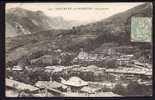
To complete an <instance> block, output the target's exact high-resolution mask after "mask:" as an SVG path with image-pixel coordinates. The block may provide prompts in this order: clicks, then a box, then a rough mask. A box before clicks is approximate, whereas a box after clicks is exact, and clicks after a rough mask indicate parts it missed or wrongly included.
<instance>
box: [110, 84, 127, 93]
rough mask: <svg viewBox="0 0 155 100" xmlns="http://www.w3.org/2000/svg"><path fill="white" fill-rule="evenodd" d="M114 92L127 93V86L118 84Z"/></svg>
mask: <svg viewBox="0 0 155 100" xmlns="http://www.w3.org/2000/svg"><path fill="white" fill-rule="evenodd" d="M113 92H114V93H116V94H119V95H126V88H125V87H124V86H123V85H121V84H116V85H115V87H114V89H113Z"/></svg>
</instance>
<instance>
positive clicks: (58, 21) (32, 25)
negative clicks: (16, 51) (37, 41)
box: [6, 8, 81, 37]
mask: <svg viewBox="0 0 155 100" xmlns="http://www.w3.org/2000/svg"><path fill="white" fill-rule="evenodd" d="M80 24H81V23H79V22H76V21H66V20H64V19H63V18H62V17H53V18H52V17H49V16H47V15H45V14H44V13H43V12H42V11H29V10H26V9H23V8H11V9H8V10H6V37H13V36H18V35H23V34H31V33H36V32H39V31H43V30H50V29H71V28H72V27H73V26H77V25H80Z"/></svg>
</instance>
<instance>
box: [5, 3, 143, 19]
mask: <svg viewBox="0 0 155 100" xmlns="http://www.w3.org/2000/svg"><path fill="white" fill-rule="evenodd" d="M143 3H144V2H137V3H136V2H134V3H7V4H6V9H10V8H15V7H20V8H24V9H28V10H31V11H38V10H40V11H43V12H44V13H45V14H46V15H48V16H51V17H58V16H59V17H60V16H62V17H63V18H64V19H65V20H75V21H80V22H94V21H99V20H102V19H105V18H107V17H109V16H112V15H114V14H116V13H119V12H123V11H126V10H128V9H130V8H133V7H135V6H138V5H140V4H143Z"/></svg>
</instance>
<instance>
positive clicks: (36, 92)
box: [6, 76, 121, 97]
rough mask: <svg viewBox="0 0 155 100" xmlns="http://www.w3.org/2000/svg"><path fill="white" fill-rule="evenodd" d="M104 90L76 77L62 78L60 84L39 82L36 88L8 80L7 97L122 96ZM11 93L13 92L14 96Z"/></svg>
mask: <svg viewBox="0 0 155 100" xmlns="http://www.w3.org/2000/svg"><path fill="white" fill-rule="evenodd" d="M104 87H105V85H104ZM102 88H103V86H98V87H95V86H92V85H91V83H89V82H86V81H84V80H82V79H81V78H79V77H76V76H73V77H71V78H69V80H67V81H66V80H65V79H63V78H61V82H60V83H59V82H56V81H38V82H37V83H35V85H34V86H32V85H29V84H25V83H22V82H18V81H15V80H12V79H6V96H8V97H18V96H19V97H24V96H26V97H27V96H29V97H30V96H32V97H51V96H86V97H87V96H116V97H117V96H121V95H118V94H115V93H113V92H101V91H102ZM10 91H12V94H11V92H10ZM13 93H14V94H13ZM15 93H16V94H15ZM101 94H102V95H101Z"/></svg>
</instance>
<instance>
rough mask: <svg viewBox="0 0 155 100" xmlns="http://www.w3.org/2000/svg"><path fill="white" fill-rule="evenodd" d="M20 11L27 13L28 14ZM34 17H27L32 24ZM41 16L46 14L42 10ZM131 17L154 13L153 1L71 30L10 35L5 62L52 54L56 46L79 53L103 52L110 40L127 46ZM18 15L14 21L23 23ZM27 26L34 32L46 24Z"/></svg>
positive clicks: (15, 61)
mask: <svg viewBox="0 0 155 100" xmlns="http://www.w3.org/2000/svg"><path fill="white" fill-rule="evenodd" d="M35 13H36V12H35ZM39 13H41V12H39ZM21 14H22V15H25V13H21ZM21 14H19V15H18V14H16V16H17V15H18V16H21ZM33 14H34V12H33ZM33 14H32V15H33ZM34 16H36V14H35V15H33V16H31V17H26V19H28V21H29V23H30V22H31V21H32V19H34V18H33V17H34ZM40 16H44V15H43V14H42V13H41V15H40ZM132 16H152V6H151V5H150V4H142V5H140V6H137V7H134V8H132V9H129V10H127V11H125V12H122V13H119V14H116V15H113V16H111V17H109V18H107V19H105V20H102V21H98V22H95V23H91V24H88V25H82V26H79V27H75V28H73V29H72V30H48V31H47V30H46V31H40V32H37V33H35V34H28V35H22V36H17V37H13V38H7V39H6V63H7V64H9V63H14V64H17V63H18V61H19V60H20V59H21V58H23V57H27V58H28V59H29V60H31V59H36V58H39V57H41V56H43V55H52V54H53V53H54V52H53V51H54V50H56V49H61V50H63V51H69V52H73V53H76V52H79V50H80V48H84V49H85V50H88V51H94V50H95V49H97V51H102V49H104V46H105V45H103V44H105V43H108V42H112V43H118V44H119V46H120V45H122V43H123V45H128V42H130V40H129V37H130V20H131V17H132ZM10 17H13V16H10ZM15 18H16V17H15ZM17 18H19V19H18V20H17V19H14V20H17V22H19V23H20V24H21V25H22V23H21V22H22V21H23V18H22V17H17ZM24 18H25V17H24ZM11 19H13V18H11ZM41 19H44V18H40V17H37V19H35V20H41ZM30 20H31V21H30ZM46 20H47V19H46ZM8 21H9V20H8ZM24 21H25V20H24ZM28 21H26V22H28ZM10 22H11V21H10ZM26 22H25V23H26ZM39 22H42V21H39ZM60 22H61V21H60ZM29 23H28V24H29ZM42 23H43V24H44V25H46V26H48V25H49V24H47V23H48V22H47V23H46V24H45V22H42ZM31 24H32V25H34V23H33V22H31ZM31 24H30V25H31ZM24 25H27V24H24ZM24 25H22V26H23V27H25V28H24V29H30V30H31V31H33V32H34V31H35V30H39V29H42V28H44V27H45V26H41V25H39V26H38V25H34V26H36V27H34V28H29V26H24ZM9 27H11V26H9ZM12 27H13V26H12ZM45 28H46V27H45ZM10 29H11V28H10ZM12 30H13V29H12ZM13 31H14V30H13Z"/></svg>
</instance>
